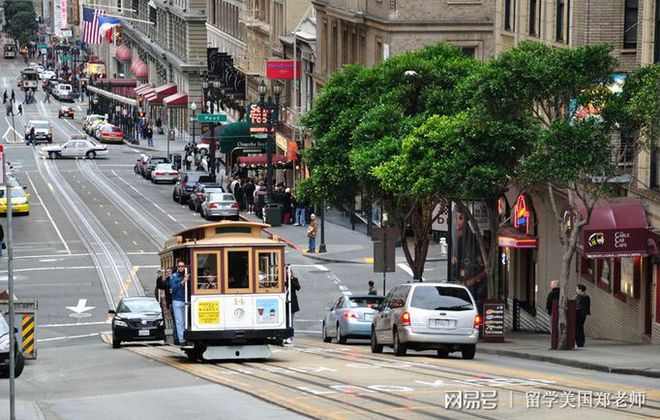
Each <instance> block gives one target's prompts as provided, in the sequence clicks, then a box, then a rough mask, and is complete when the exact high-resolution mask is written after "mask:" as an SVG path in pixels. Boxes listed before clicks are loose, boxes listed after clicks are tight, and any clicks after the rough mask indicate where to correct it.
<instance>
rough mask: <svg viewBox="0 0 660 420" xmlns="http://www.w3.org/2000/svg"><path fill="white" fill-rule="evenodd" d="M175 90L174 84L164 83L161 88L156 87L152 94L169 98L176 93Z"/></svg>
mask: <svg viewBox="0 0 660 420" xmlns="http://www.w3.org/2000/svg"><path fill="white" fill-rule="evenodd" d="M177 89H178V88H177V85H176V83H166V84H164V85H162V86H158V87H157V88H156V89H154V92H156V93H157V94H158V95H160V96H170V95H174V94H175V93H176V92H177Z"/></svg>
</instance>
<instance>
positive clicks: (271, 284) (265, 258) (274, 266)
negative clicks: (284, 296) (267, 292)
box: [259, 252, 280, 289]
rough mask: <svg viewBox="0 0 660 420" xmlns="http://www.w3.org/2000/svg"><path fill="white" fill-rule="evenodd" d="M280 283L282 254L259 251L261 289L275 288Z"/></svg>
mask: <svg viewBox="0 0 660 420" xmlns="http://www.w3.org/2000/svg"><path fill="white" fill-rule="evenodd" d="M279 285H280V255H279V253H278V252H259V289H274V288H279Z"/></svg>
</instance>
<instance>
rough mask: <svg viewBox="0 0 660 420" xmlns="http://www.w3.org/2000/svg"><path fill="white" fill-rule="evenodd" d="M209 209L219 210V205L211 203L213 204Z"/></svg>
mask: <svg viewBox="0 0 660 420" xmlns="http://www.w3.org/2000/svg"><path fill="white" fill-rule="evenodd" d="M209 208H210V209H217V208H218V205H217V204H215V203H211V204H209Z"/></svg>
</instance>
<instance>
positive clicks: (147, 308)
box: [117, 299, 160, 313]
mask: <svg viewBox="0 0 660 420" xmlns="http://www.w3.org/2000/svg"><path fill="white" fill-rule="evenodd" d="M117 312H154V313H160V304H159V303H158V301H157V300H156V299H128V300H122V301H121V303H120V304H119V307H118V308H117Z"/></svg>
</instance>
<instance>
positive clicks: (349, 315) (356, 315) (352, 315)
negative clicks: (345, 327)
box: [344, 311, 360, 319]
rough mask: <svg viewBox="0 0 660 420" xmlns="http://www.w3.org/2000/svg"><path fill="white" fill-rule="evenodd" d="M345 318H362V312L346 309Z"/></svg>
mask: <svg viewBox="0 0 660 420" xmlns="http://www.w3.org/2000/svg"><path fill="white" fill-rule="evenodd" d="M344 318H346V319H348V318H354V319H358V318H360V314H359V313H357V312H351V311H346V312H344Z"/></svg>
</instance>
